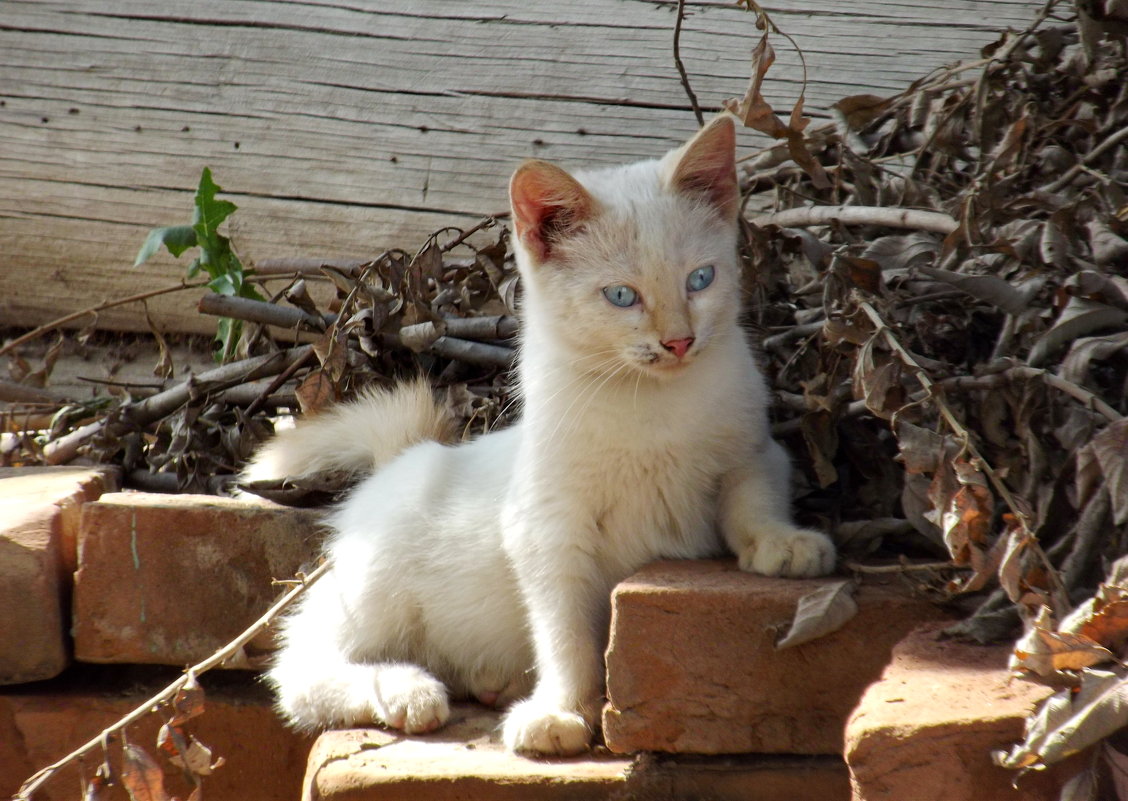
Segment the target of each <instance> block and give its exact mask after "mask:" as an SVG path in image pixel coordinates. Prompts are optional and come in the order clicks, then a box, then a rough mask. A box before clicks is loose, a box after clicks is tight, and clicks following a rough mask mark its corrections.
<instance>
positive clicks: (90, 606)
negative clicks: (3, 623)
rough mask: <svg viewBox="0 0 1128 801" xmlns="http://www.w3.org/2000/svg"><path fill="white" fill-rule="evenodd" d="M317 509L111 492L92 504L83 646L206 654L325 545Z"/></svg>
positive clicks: (84, 567) (105, 657)
mask: <svg viewBox="0 0 1128 801" xmlns="http://www.w3.org/2000/svg"><path fill="white" fill-rule="evenodd" d="M319 519H320V518H319V515H318V513H316V512H314V511H312V510H308V509H293V508H289V507H284V506H279V505H277V504H273V503H270V502H268V501H263V500H260V499H257V498H254V499H247V500H244V499H234V498H221V497H215V496H210V495H159V494H152V493H143V492H128V493H124V492H123V493H110V494H107V495H103V496H102V497H101V498H100V499H99V500H98V501H96V502H94V503H88V504H86V506H85V507H84V508H83V513H82V527H81V531H80V534H79V547H78V571H77V573H76V574H75V577H74V582H75V587H74V649H75V657H76V658H77V659H78V660H79V661H83V662H95V663H119V664H162V665H176V666H178V667H183V666H184V665H189V664H193V663H195V662H199V661H201V660H203V659H206V658H207V657H209V656H211V655H212V654H213V653H214V652H215V651H216V650H217V649H219V648H221V647H222V646H223V645H225V644H226V643H228V642H229V641H230V640H231V639H233V638H234V637H235V636H237V635H238V634H240V633H241V632H242V631H243V630H244V629H246V628H247V626H249V625H250V624H252V623H253V622H254V621H255V620H256V619H258V617H259V616H261V615H262V613H263V612H265V611H266V610H267V608H268V607H269V606H270V605H271V603H273V601H274V600H275V599H276V598H277V597H278V596H279V595H281V594H282V589H280V588H279V587H278V586H276V585H274V584H272V581H273V580H275V579H289V578H291V577H292V576H293V575H294V574H295V572H296V571H297V570H298V569H299V568H300V567H301V566H302V565H303V564H306V563H309V562H310V561H311V560H312V559H313V558H314V556H315V554H316V553H317V551H318V548H319V543H320V532H319V528H318V521H319Z"/></svg>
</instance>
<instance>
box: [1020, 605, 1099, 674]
mask: <svg viewBox="0 0 1128 801" xmlns="http://www.w3.org/2000/svg"><path fill="white" fill-rule="evenodd" d="M1113 658H1114V657H1113V655H1112V652H1110V651H1109V650H1108V649H1107V648H1105V647H1104V646H1102V645H1100V644H1099V643H1097V642H1096V641H1094V640H1092V639H1091V638H1089V637H1086V636H1085V635H1083V634H1069V633H1065V632H1059V631H1055V630H1054V626H1053V620H1052V617H1051V614H1050V610H1049V607H1046V606H1043V607H1042V609H1041V610H1040V611H1039V613H1038V616H1037V617H1036V618H1035V619H1034V620H1033V621H1032V623H1031V625H1030V628H1029V630H1028V631H1027V632H1026V634H1024V635H1023V636H1022V637H1021V638H1020V639H1019V641H1018V642H1017V643H1016V644H1015V646H1014V651H1013V653H1012V655H1011V660H1010V667H1011V669H1012V670H1015V671H1024V672H1028V673H1033V674H1035V675H1037V676H1041V677H1043V678H1054V677H1059V676H1061V674H1062V672H1063V671H1066V670H1073V671H1076V670H1082V669H1084V668H1087V667H1092V666H1093V665H1099V664H1101V663H1102V662H1108V661H1111V660H1112V659H1113Z"/></svg>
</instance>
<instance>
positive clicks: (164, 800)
mask: <svg viewBox="0 0 1128 801" xmlns="http://www.w3.org/2000/svg"><path fill="white" fill-rule="evenodd" d="M120 778H121V784H122V786H123V787H125V789H126V791H127V792H128V793H129V797H130V799H131V800H132V801H171V799H170V798H169V795H168V794H167V793H166V792H165V787H164V774H163V773H162V772H161V768H160V765H158V764H157V762H156V760H154V759H153V758H152V757H151V756H149V754H148V752H147V751H145V749H144V748H142V747H141V746H139V745H134V744H133V743H126V744H125V746H124V747H123V748H122V757H121V776H120Z"/></svg>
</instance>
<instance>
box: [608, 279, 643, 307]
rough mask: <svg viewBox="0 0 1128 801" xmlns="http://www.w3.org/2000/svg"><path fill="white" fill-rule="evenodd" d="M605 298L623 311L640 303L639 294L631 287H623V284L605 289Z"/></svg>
mask: <svg viewBox="0 0 1128 801" xmlns="http://www.w3.org/2000/svg"><path fill="white" fill-rule="evenodd" d="M603 297H605V298H607V299H608V300H609V301H611V303H612V304H614V305H615V306H619V307H620V308H623V309H625V308H627V307H628V306H633V305H635V304H636V303H638V293H637V292H635V291H634V290H633V289H631V288H630V287H629V286H623V285H622V284H616V285H615V286H607V287H604V288H603Z"/></svg>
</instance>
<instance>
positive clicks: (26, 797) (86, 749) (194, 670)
mask: <svg viewBox="0 0 1128 801" xmlns="http://www.w3.org/2000/svg"><path fill="white" fill-rule="evenodd" d="M329 567H330V563H329V562H324V563H322V564H321V565H318V567H317V568H316V569H315V570H313V571H312V572H311V573H310V574H309V575H308V576H304V577H301V576H299V579H300V581H301V584H300V585H298V586H296V587H294V588H293V589H292V590H290V591H289V592H287V593H286V594H285V595H283V596H282V597H281V598H279V599H278V600H277V601H275V603H274V605H273V606H271V607H270V608H269V609H268V610H266V612H265V613H263V615H262V616H261V617H260V618H259V619H258V620H256V621H255V622H254V623H252V624H251V625H250V626H249V627H247V629H245V630H244V631H243V633H242V634H240V635H239V636H238V637H236V638H235V639H233V640H232V641H231V642H229V643H227V644H226V645H225V646H223V647H222V648H220V649H219V650H218V651H216V652H215V653H214V654H212V655H211V656H209V657H208V658H207V659H205V660H204V661H202V662H200V663H198V664H195V665H193V666H192V667H190V668H188V669H187V670H186V671H185V672H184V675H183V676H181V677H180V678H178V679H177V680H176V681H174V682H172V683H171V684H170V685H168V686H167V687H165V688H164V689H163V690H161V691H160V692H159V693H157V694H156V695H154V696H153V697H152V698H150V699H149V700H147V701H145V702H144V703H143V704H140V705H139V706H137V707H136V708H135V709H134V710H133V711H132V712H130V713H129V714H127V715H126V716H125V717H123V718H121V719H120V720H118V721H117V722H116V723H114V724H113V725H112V726H108V727H106V728H105V729H103V730H102V731H101V732H100V733H99V734H98V735H97V736H96V737H94V738H92V739H91V740H89V741H88V742H87V743H85V744H84V745H82V746H79V747H78V748H76V749H75V750H74V751H72V752H71V753H69V754H67V755H66V756H65V757H63V758H62V759H60V760H59V761H58V762H55V763H54V764H51V765H48V766H47V767H45V768H43V769H42V770H40V771H38V772H37V773H35V774H34V775H33V776H31V777H30V778H29V779H28V780H27V781H25V782H24V783H23V784H22V785H21V786H20V789H19V792H17V793H16V796H15V799H13V801H31V798H32V797H33V796H34V794H35V793H36V791H38V790H39V788H40V787H42V786H43V784H44V783H45V782H47V781H48V780H49V779H50V778H51V777H52V776H53V775H54V774H55V773H56V772H58V771H59V770H60V769H61V768H63V767H65V766H66V765H68V764H69V763H71V762H73V761H75V760H76V759H80V758H82V757H83V756H85V755H86V754H88V753H90V752H91V751H93V750H95V749H96V748H99V747H104V744H105V743H106V742H108V740H109V737H110V736H111V735H112V734H115V733H116V732H119V731H121V730H122V729H124V728H125V727H127V726H129V725H130V724H131V723H133V722H135V721H137V720H140V719H141V718H143V717H145V716H146V715H148V714H149V713H150V712H152V711H153V710H154V709H157V708H159V707H160V706H161V705H162V704H166V703H168V702H169V701H171V700H172V699H173V698H174V697H175V696H176V694H177V693H178V692H179V691H180V690H181V689H183V687H184V685H185V684H187V683H188V681H189V680H190V679H192V678H194V677H197V676H201V675H203V674H204V673H207V672H208V671H209V670H211V669H212V668H216V667H219V666H221V665H223V664H224V663H226V662H228V661H229V660H231V659H232V658H233V657H235V656H237V655H238V654H239V653H240V652H241V651H242V649H243V646H245V645H246V644H247V643H249V642H250V641H251V640H253V639H254V638H255V637H257V636H258V635H259V634H260V633H262V632H263V631H264V630H265V629H266V628H267V627H268V626H269V625H270V624H271V623H272V622H273V621H274V619H275V618H276V617H278V615H279V614H281V613H282V612H283V611H284V610H285V609H286V607H288V606H289V605H290V604H292V603H293V602H294V601H296V600H297V599H298V598H299V597H301V594H302V593H303V592H305V591H306V589H308V588H309V587H310V586H311V585H313V583H314V582H316V581H317V580H318V579H320V578H321V577H322V576H324V575H325V574H326V573H327V572H328V571H329Z"/></svg>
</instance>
